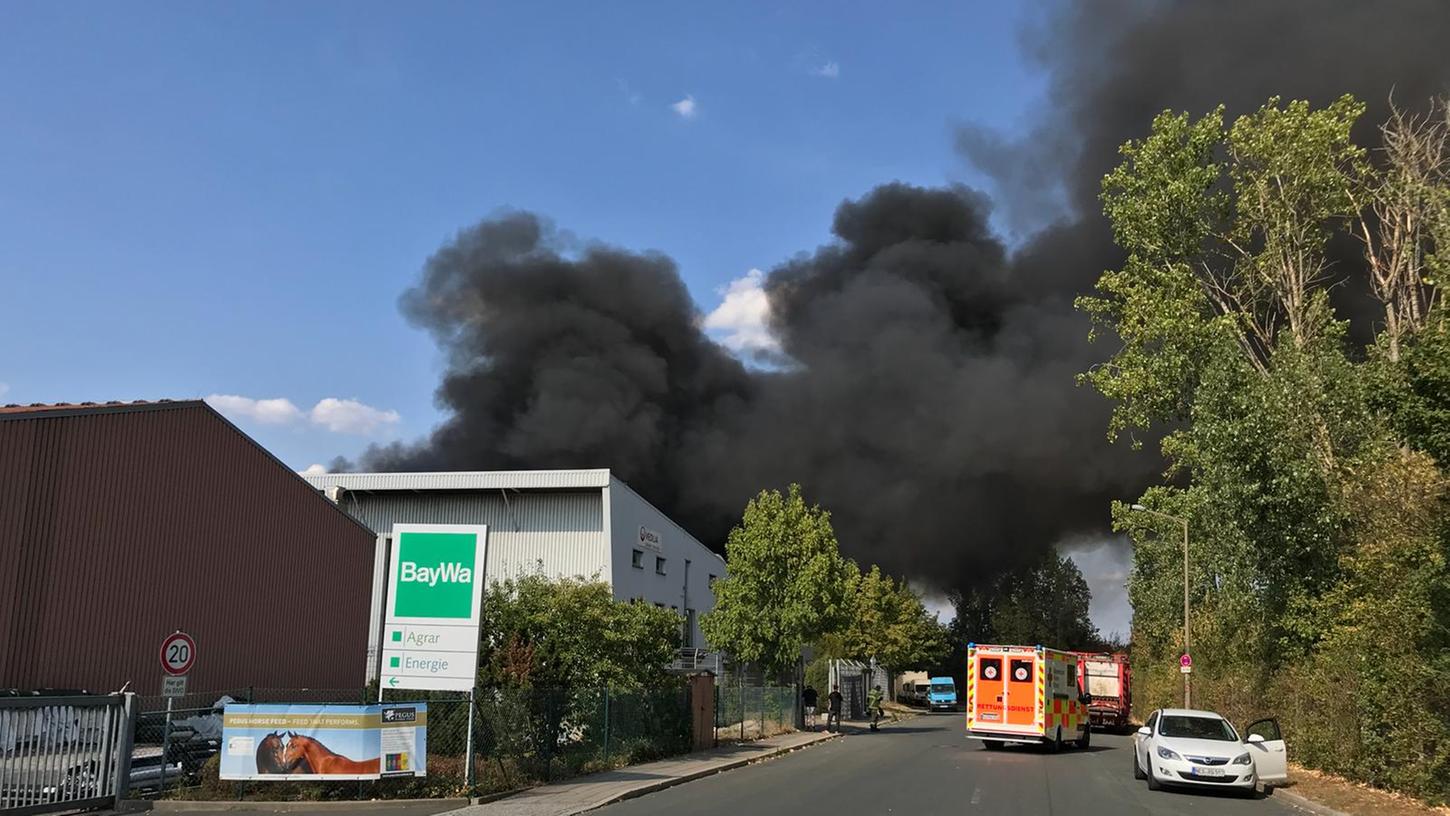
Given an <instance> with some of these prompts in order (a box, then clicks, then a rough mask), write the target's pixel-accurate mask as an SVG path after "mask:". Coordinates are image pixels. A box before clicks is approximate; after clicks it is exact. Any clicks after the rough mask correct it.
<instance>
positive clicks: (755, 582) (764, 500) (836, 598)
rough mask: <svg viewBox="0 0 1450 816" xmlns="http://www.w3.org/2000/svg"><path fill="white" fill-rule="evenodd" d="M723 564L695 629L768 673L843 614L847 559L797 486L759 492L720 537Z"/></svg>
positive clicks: (846, 610)
mask: <svg viewBox="0 0 1450 816" xmlns="http://www.w3.org/2000/svg"><path fill="white" fill-rule="evenodd" d="M725 558H726V564H727V566H728V568H729V573H728V574H727V575H726V577H724V578H721V579H720V580H718V581H716V582H715V608H714V609H712V610H711V611H710V612H708V613H706V614H705V615H704V616H703V617H702V618H701V619H700V628H701V630H702V631H703V632H704V634H705V637H706V638H707V639H708V640H709V641H710V643H711V644H713V645H714V646H715V647H716V648H718V649H722V650H724V651H726V652H728V653H730V654H731V655H733V656H734V657H735V658H737V659H739V660H743V661H746V662H750V663H756V664H758V665H760V666H761V667H763V668H764V669H766V670H767V671H770V672H773V673H777V674H779V673H783V672H786V671H788V670H790V669H791V668H792V667H794V666H795V665H796V661H797V660H798V659H799V658H800V654H801V649H802V648H803V647H804V646H806V645H807V644H810V643H815V642H817V641H819V640H821V639H822V637H824V636H826V635H828V634H830V633H832V632H836V631H839V630H840V629H841V628H842V627H843V626H844V625H845V624H846V623H847V621H848V620H849V615H850V607H849V603H848V602H849V596H848V593H847V589H848V587H847V582H848V579H849V578H850V574H851V568H850V566H849V563H848V562H847V561H846V560H845V559H844V558H842V557H841V553H840V548H839V546H838V544H837V542H836V533H835V531H834V530H832V529H831V516H830V513H828V512H826V511H825V510H822V509H821V508H820V507H819V506H814V505H807V504H806V502H805V499H804V498H803V497H802V495H801V489H800V485H794V484H793V485H791V486H790V490H789V492H788V493H787V494H786V495H781V493H780V491H778V490H770V491H761V492H760V495H758V496H756V497H755V498H754V499H751V500H750V503H749V504H747V505H746V506H745V513H744V515H743V516H742V517H741V520H740V524H738V525H737V526H736V527H735V528H734V529H733V530H731V531H730V537H729V538H728V539H727V540H726V542H725Z"/></svg>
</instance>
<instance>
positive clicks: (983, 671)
mask: <svg viewBox="0 0 1450 816" xmlns="http://www.w3.org/2000/svg"><path fill="white" fill-rule="evenodd" d="M977 674H978V676H979V677H981V678H982V679H983V680H1001V679H1002V658H1000V657H984V658H981V659H979V660H978V661H977Z"/></svg>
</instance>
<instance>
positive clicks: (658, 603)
mask: <svg viewBox="0 0 1450 816" xmlns="http://www.w3.org/2000/svg"><path fill="white" fill-rule="evenodd" d="M664 608H665V605H664V604H662V603H660V602H659V601H655V609H664Z"/></svg>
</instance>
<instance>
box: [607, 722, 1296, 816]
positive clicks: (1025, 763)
mask: <svg viewBox="0 0 1450 816" xmlns="http://www.w3.org/2000/svg"><path fill="white" fill-rule="evenodd" d="M962 728H963V720H962V716H961V715H960V714H935V715H923V716H920V717H915V718H912V719H909V720H904V721H902V722H900V723H896V724H893V725H889V726H886V727H884V728H883V730H882V731H880V732H877V733H875V734H872V733H869V732H865V731H862V732H852V733H848V734H847V736H845V737H844V738H842V739H837V740H832V741H830V742H827V743H824V744H822V745H817V746H814V747H811V748H807V749H805V750H802V751H797V752H795V753H793V754H788V755H786V756H783V757H780V758H778V759H774V760H770V761H767V762H763V763H760V764H758V765H752V766H749V767H746V768H741V769H739V770H734V771H728V772H726V773H722V774H719V775H716V776H712V777H708V778H705V779H701V780H698V781H695V782H690V783H687V784H684V785H679V786H676V787H673V788H669V789H667V790H663V791H660V792H658V793H653V794H650V795H648V796H643V797H640V798H638V799H631V800H628V801H625V802H620V803H619V804H616V805H611V806H610V807H607V808H604V809H602V810H599V811H596V812H597V813H599V814H601V816H652V815H653V814H660V815H661V816H665V815H666V814H667V815H668V816H679V814H681V813H689V814H701V816H712V815H716V814H718V816H753V815H754V814H762V816H769V815H770V814H788V815H789V816H807V815H808V814H815V813H824V814H832V816H856V814H873V815H874V814H903V816H931V814H953V816H960V814H963V813H966V814H970V813H981V814H1022V815H1023V816H1052V814H1060V815H1061V816H1097V815H1098V814H1101V816H1120V815H1122V814H1155V815H1156V814H1209V815H1210V816H1212V815H1214V814H1246V813H1251V814H1265V815H1269V814H1272V816H1285V815H1286V814H1298V816H1303V811H1299V810H1296V809H1295V808H1293V807H1292V806H1290V805H1288V804H1287V803H1285V802H1282V801H1276V800H1275V798H1274V797H1272V796H1270V797H1263V796H1259V797H1257V798H1255V799H1252V800H1249V799H1240V798H1236V797H1234V796H1232V795H1230V794H1229V793H1227V792H1225V791H1203V792H1199V791H1188V792H1178V791H1162V792H1158V793H1155V792H1152V791H1149V790H1148V787H1147V785H1146V783H1144V782H1139V781H1136V780H1134V779H1133V767H1132V753H1131V749H1130V748H1129V746H1130V745H1131V737H1127V736H1115V735H1109V734H1094V735H1093V744H1092V747H1091V748H1090V749H1089V750H1087V751H1079V750H1076V749H1071V748H1070V749H1067V750H1064V751H1063V752H1062V753H1060V754H1049V753H1046V752H1043V751H1038V750H1033V749H1028V748H1017V747H1014V748H1008V749H1005V750H1001V751H987V750H985V749H983V748H982V747H981V743H979V742H977V741H976V740H968V739H966V738H964V737H963V736H962Z"/></svg>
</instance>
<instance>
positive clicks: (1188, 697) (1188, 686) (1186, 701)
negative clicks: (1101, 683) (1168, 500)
mask: <svg viewBox="0 0 1450 816" xmlns="http://www.w3.org/2000/svg"><path fill="white" fill-rule="evenodd" d="M1132 509H1133V510H1136V511H1137V512H1139V513H1148V514H1150V515H1154V516H1159V517H1161V518H1166V519H1168V520H1170V521H1176V522H1178V523H1179V524H1182V525H1183V653H1184V654H1186V655H1191V654H1192V653H1193V652H1192V650H1191V649H1190V648H1189V640H1188V519H1186V518H1181V517H1179V516H1174V515H1170V514H1168V513H1160V512H1159V511H1157V510H1149V509H1148V508H1146V507H1144V506H1143V505H1141V504H1135V505H1133V506H1132ZM1184 668H1192V667H1191V666H1185V667H1184ZM1192 677H1193V675H1192V674H1190V673H1189V672H1186V671H1185V672H1184V673H1183V707H1184V708H1193V691H1192V683H1191V680H1190V678H1192Z"/></svg>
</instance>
